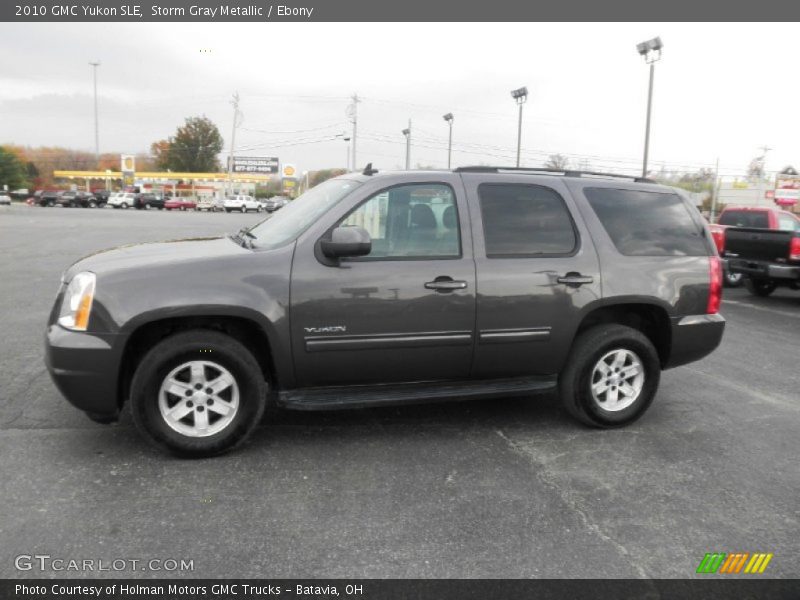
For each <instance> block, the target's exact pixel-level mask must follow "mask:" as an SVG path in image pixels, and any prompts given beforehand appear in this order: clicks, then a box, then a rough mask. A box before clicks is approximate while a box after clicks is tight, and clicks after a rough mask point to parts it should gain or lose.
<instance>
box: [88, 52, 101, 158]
mask: <svg viewBox="0 0 800 600" xmlns="http://www.w3.org/2000/svg"><path fill="white" fill-rule="evenodd" d="M89 64H90V65H91V66H92V74H93V76H94V77H93V78H94V159H95V162H97V168H98V169H99V168H100V125H99V124H98V122H97V67H99V66H100V61H96V62H90V63H89Z"/></svg>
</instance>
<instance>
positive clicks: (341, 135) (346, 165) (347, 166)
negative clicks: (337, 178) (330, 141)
mask: <svg viewBox="0 0 800 600" xmlns="http://www.w3.org/2000/svg"><path fill="white" fill-rule="evenodd" d="M336 137H337V138H342V140H344V143H345V144H346V146H347V149H346V152H347V154H346V158H347V160H346V162H345V163H344V170H345V171H347V172H348V173H349V172H350V136H349V135H348V134H346V133H337V134H336Z"/></svg>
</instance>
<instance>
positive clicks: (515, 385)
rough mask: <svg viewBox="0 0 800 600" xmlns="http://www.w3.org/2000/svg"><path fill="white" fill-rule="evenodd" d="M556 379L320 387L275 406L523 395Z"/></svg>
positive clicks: (284, 397)
mask: <svg viewBox="0 0 800 600" xmlns="http://www.w3.org/2000/svg"><path fill="white" fill-rule="evenodd" d="M556 385H557V380H556V377H554V376H553V377H514V378H508V379H489V380H478V381H475V380H473V381H458V382H453V381H443V382H427V383H402V384H381V385H359V386H351V387H346V386H341V387H319V388H305V389H298V390H284V391H281V392H279V393H278V403H279V404H280V405H281V406H284V407H285V408H290V409H293V410H337V409H345V408H363V407H367V406H383V405H398V404H420V403H424V402H442V401H448V400H473V399H478V398H502V397H506V396H524V395H526V394H535V393H542V392H548V391H551V390H554V389H555V388H556Z"/></svg>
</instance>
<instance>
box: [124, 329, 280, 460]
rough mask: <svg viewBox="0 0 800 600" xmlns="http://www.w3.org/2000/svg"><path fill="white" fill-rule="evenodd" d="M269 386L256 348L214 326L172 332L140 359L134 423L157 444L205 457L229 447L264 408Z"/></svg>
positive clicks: (252, 426)
mask: <svg viewBox="0 0 800 600" xmlns="http://www.w3.org/2000/svg"><path fill="white" fill-rule="evenodd" d="M266 394H267V385H266V383H265V381H264V375H263V373H262V371H261V368H260V367H259V365H258V363H257V362H256V360H255V358H254V357H253V355H252V354H251V353H250V351H249V350H248V349H247V348H246V347H245V346H243V345H242V344H241V343H240V342H238V341H237V340H235V339H234V338H232V337H230V336H227V335H225V334H222V333H218V332H215V331H208V330H193V331H186V332H183V333H178V334H175V335H173V336H170V337H168V338H166V339H164V340H163V341H161V342H160V343H158V344H157V345H156V346H155V347H153V348H152V349H151V350H150V351H149V352H148V353H147V354H146V355H145V357H144V358H143V359H142V362H141V363H140V364H139V366H138V368H137V369H136V373H135V374H134V377H133V381H132V382H131V393H130V398H131V412H132V415H133V420H134V423H135V424H136V427H137V428H138V429H139V431H140V432H141V433H142V434H144V436H145V437H146V438H147V439H148V440H150V441H151V442H152V443H154V444H155V445H156V446H158V447H160V448H162V449H166V450H168V451H170V452H172V453H174V454H178V455H181V456H186V457H194V458H199V457H203V456H213V455H216V454H221V453H223V452H227V451H228V450H231V449H232V448H234V447H235V446H236V445H238V444H240V443H241V442H243V441H244V440H245V439H246V438H247V436H248V435H250V433H251V432H252V431H253V429H255V427H256V426H257V425H258V423H259V422H260V420H261V417H262V416H263V414H264V408H265V405H266Z"/></svg>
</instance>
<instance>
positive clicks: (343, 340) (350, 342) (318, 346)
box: [305, 331, 472, 352]
mask: <svg viewBox="0 0 800 600" xmlns="http://www.w3.org/2000/svg"><path fill="white" fill-rule="evenodd" d="M471 343H472V332H471V331H454V332H447V331H441V332H433V333H408V334H397V335H392V334H389V335H387V334H377V335H361V336H325V337H319V336H315V337H307V338H305V345H306V351H307V352H323V351H326V350H380V349H389V350H391V349H396V348H427V347H431V346H469V345H470V344H471Z"/></svg>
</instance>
